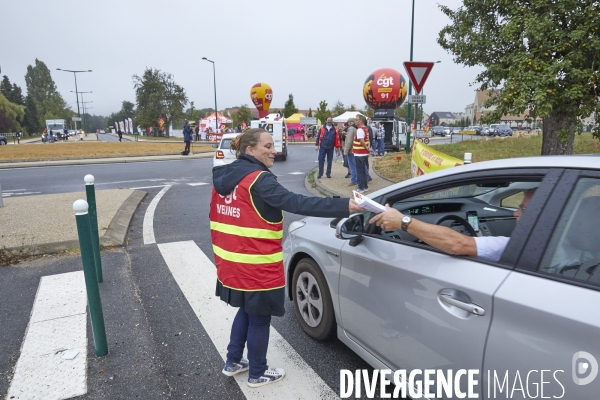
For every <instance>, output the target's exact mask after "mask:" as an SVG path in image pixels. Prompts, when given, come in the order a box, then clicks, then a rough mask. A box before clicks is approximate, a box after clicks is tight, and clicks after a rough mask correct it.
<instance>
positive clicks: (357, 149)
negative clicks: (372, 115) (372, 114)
mask: <svg viewBox="0 0 600 400" xmlns="http://www.w3.org/2000/svg"><path fill="white" fill-rule="evenodd" d="M356 129H357V130H358V129H362V130H363V132H364V133H365V137H364V139H363V140H364V141H365V145H368V144H369V131H368V130H367V128H365V127H364V126H361V127H360V128H356ZM352 153H354V155H357V154H367V155H368V154H369V149H368V148H366V147H365V146H363V145H362V144H361V143H360V140H358V132H356V133H355V134H354V141H353V142H352Z"/></svg>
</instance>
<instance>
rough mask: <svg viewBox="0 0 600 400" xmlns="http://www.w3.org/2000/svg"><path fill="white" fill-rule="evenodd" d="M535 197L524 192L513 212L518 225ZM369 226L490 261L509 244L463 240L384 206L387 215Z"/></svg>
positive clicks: (504, 240)
mask: <svg viewBox="0 0 600 400" xmlns="http://www.w3.org/2000/svg"><path fill="white" fill-rule="evenodd" d="M534 193H535V189H534V190H530V191H527V192H525V196H524V197H523V201H522V202H521V205H520V206H519V208H518V209H517V210H515V211H514V212H513V215H514V216H515V217H516V218H517V222H519V219H521V215H523V212H525V209H526V208H527V205H528V204H529V202H530V201H531V198H532V197H533V194H534ZM406 217H408V218H406ZM369 223H375V224H377V226H379V227H381V228H382V229H384V230H386V231H395V230H398V229H402V230H403V231H406V232H408V233H410V234H411V235H413V236H416V237H418V238H419V239H421V240H422V241H424V242H425V243H427V244H429V245H430V246H433V247H436V248H438V249H440V250H442V251H445V252H446V253H448V254H453V255H457V256H477V257H480V258H483V259H485V260H489V261H499V260H500V257H502V253H504V249H505V248H506V245H507V244H508V241H509V240H510V237H507V236H481V237H479V236H477V237H471V236H466V235H463V234H462V233H459V232H457V231H455V230H454V229H451V228H448V227H446V226H442V225H434V224H429V223H427V222H423V221H419V220H417V219H415V218H412V217H410V216H405V215H403V214H402V213H401V212H400V211H398V210H396V209H394V208H391V207H390V206H389V205H387V204H386V211H385V212H382V213H380V214H377V215H376V216H374V217H373V218H371V220H370V221H369Z"/></svg>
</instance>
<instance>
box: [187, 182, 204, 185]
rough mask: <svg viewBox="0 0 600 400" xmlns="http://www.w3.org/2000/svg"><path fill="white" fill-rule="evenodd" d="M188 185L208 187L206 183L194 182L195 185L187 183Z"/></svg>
mask: <svg viewBox="0 0 600 400" xmlns="http://www.w3.org/2000/svg"><path fill="white" fill-rule="evenodd" d="M188 185H190V186H202V185H208V183H206V182H196V183H188Z"/></svg>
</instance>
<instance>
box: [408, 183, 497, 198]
mask: <svg viewBox="0 0 600 400" xmlns="http://www.w3.org/2000/svg"><path fill="white" fill-rule="evenodd" d="M499 186H500V185H489V186H484V185H480V184H473V185H464V186H456V187H453V188H446V189H442V190H436V191H433V192H428V193H425V194H422V195H418V196H413V197H409V198H407V199H404V200H403V201H415V200H431V199H455V198H463V197H477V196H481V195H482V194H485V193H489V192H491V191H493V190H496V189H498V187H499ZM502 186H505V185H502Z"/></svg>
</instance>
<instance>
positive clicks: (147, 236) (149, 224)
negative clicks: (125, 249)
mask: <svg viewBox="0 0 600 400" xmlns="http://www.w3.org/2000/svg"><path fill="white" fill-rule="evenodd" d="M170 187H171V185H167V186H165V187H164V188H163V190H161V191H160V192H158V194H157V195H156V196H154V199H152V202H150V205H149V206H148V209H147V210H146V214H145V215H144V229H143V231H144V244H153V243H156V239H155V238H154V211H155V210H156V206H157V205H158V202H159V201H160V199H161V198H162V197H163V196H164V194H165V193H166V192H167V190H169V188H170Z"/></svg>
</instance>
